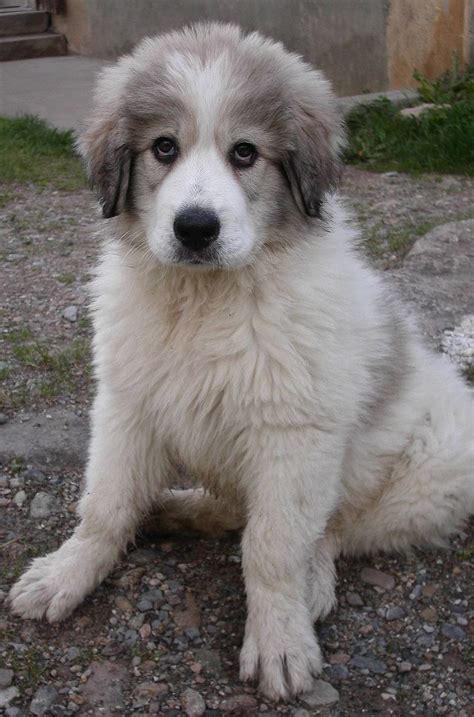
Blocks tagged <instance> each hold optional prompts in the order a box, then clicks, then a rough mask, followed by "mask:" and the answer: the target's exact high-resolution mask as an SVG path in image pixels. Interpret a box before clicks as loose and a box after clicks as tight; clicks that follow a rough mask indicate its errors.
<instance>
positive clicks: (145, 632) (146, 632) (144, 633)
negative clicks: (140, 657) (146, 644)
mask: <svg viewBox="0 0 474 717" xmlns="http://www.w3.org/2000/svg"><path fill="white" fill-rule="evenodd" d="M138 632H139V633H140V637H141V638H142V640H148V638H149V637H150V635H151V625H150V624H149V623H148V622H146V623H145V624H144V625H142V626H141V628H140V629H139V631H138Z"/></svg>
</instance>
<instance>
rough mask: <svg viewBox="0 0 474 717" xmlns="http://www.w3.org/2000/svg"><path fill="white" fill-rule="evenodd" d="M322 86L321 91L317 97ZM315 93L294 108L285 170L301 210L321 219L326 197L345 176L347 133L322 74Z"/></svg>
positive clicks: (316, 84) (314, 82)
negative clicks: (343, 160)
mask: <svg viewBox="0 0 474 717" xmlns="http://www.w3.org/2000/svg"><path fill="white" fill-rule="evenodd" d="M314 74H316V73H314ZM314 74H313V73H311V75H313V78H314ZM318 86H319V87H320V90H321V91H320V93H319V94H315V92H314V89H315V88H318ZM312 90H313V91H312V92H311V93H308V95H307V96H306V97H303V98H299V99H298V98H297V99H296V100H295V101H294V103H293V106H292V107H291V108H290V112H291V125H292V132H291V133H292V138H291V139H292V146H291V148H290V149H289V150H288V152H287V156H286V157H285V159H284V160H283V169H284V172H285V174H286V176H287V178H288V182H289V184H290V187H291V191H292V194H293V197H294V200H295V202H296V204H297V206H298V208H299V209H300V210H301V211H302V212H303V213H304V214H306V215H307V216H310V217H319V216H320V215H321V206H322V201H323V198H324V194H325V193H326V192H327V191H331V190H333V189H335V188H336V186H337V184H338V182H339V179H340V176H341V169H342V163H341V160H340V157H339V152H340V149H341V147H342V146H343V143H344V131H343V127H342V122H341V120H340V118H339V116H338V113H337V110H336V105H335V99H334V97H333V95H332V92H331V90H330V89H329V86H328V83H327V82H326V81H325V80H324V79H322V78H320V77H319V75H318V77H317V79H316V81H315V80H314V79H313V87H312Z"/></svg>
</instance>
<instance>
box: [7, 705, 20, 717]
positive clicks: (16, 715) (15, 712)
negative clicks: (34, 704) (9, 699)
mask: <svg viewBox="0 0 474 717" xmlns="http://www.w3.org/2000/svg"><path fill="white" fill-rule="evenodd" d="M5 717H21V712H20V708H19V707H7V709H6V710H5Z"/></svg>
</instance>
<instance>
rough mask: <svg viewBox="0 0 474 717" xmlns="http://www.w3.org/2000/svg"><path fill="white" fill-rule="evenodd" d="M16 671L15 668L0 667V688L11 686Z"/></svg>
mask: <svg viewBox="0 0 474 717" xmlns="http://www.w3.org/2000/svg"><path fill="white" fill-rule="evenodd" d="M14 675H15V673H14V672H13V670H5V669H0V690H4V689H5V687H10V685H11V683H12V682H13V677H14Z"/></svg>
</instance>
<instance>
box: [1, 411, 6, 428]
mask: <svg viewBox="0 0 474 717" xmlns="http://www.w3.org/2000/svg"><path fill="white" fill-rule="evenodd" d="M4 423H8V416H6V415H5V414H4V413H0V426H3V424H4Z"/></svg>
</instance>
